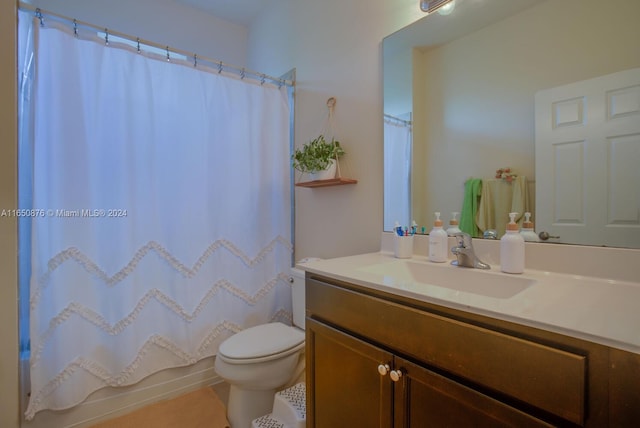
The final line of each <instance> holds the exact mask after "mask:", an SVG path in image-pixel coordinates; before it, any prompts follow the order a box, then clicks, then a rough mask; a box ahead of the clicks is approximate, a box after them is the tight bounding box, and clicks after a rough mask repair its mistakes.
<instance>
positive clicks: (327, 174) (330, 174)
mask: <svg viewBox="0 0 640 428" xmlns="http://www.w3.org/2000/svg"><path fill="white" fill-rule="evenodd" d="M309 178H310V179H311V180H312V181H316V180H331V179H332V178H336V161H335V160H332V161H331V163H330V164H329V166H328V167H327V169H325V170H323V171H317V172H310V173H309Z"/></svg>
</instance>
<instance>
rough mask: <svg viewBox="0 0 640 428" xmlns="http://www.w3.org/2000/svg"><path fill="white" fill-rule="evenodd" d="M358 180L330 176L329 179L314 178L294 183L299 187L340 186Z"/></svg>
mask: <svg viewBox="0 0 640 428" xmlns="http://www.w3.org/2000/svg"><path fill="white" fill-rule="evenodd" d="M357 182H358V180H354V179H351V178H343V177H340V178H332V179H330V180H315V181H303V182H302V183H296V186H299V187H327V186H342V185H343V184H355V183H357Z"/></svg>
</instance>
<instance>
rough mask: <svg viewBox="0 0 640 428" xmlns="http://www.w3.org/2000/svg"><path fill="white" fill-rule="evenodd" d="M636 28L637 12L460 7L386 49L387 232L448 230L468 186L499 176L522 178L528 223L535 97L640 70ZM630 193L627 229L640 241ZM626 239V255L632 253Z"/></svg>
mask: <svg viewBox="0 0 640 428" xmlns="http://www.w3.org/2000/svg"><path fill="white" fill-rule="evenodd" d="M416 7H417V6H416ZM638 16H640V2H638V1H636V0H611V1H608V2H606V5H605V4H603V3H602V2H601V1H599V0H456V7H455V9H454V11H453V12H452V13H451V14H449V15H446V16H444V15H440V14H438V13H432V14H430V15H428V16H425V17H424V18H422V19H420V20H419V21H416V22H414V23H413V24H411V25H409V26H407V27H405V28H403V29H402V30H400V31H398V32H396V33H394V34H391V35H390V36H388V37H386V38H385V39H384V40H383V74H384V81H383V84H384V113H385V117H384V122H385V154H384V160H385V165H384V169H385V172H384V175H385V177H384V191H385V194H384V230H385V231H391V230H393V227H394V223H395V222H396V221H399V222H400V223H401V225H403V226H404V225H410V222H411V221H412V220H415V221H416V223H417V224H418V231H420V230H421V229H422V227H424V228H425V230H426V231H427V232H428V231H429V230H430V229H431V227H432V225H433V220H434V214H433V213H434V212H435V211H439V212H441V213H442V219H443V220H444V222H445V227H446V225H447V222H448V220H449V219H450V217H451V213H452V212H461V210H462V204H463V199H464V195H465V182H466V181H467V180H468V179H469V178H480V179H483V180H487V181H489V180H496V179H495V173H496V170H497V169H499V168H505V167H510V168H511V169H512V171H513V172H514V173H515V174H517V175H518V176H520V177H525V178H526V184H525V187H526V191H527V193H528V197H529V204H530V205H529V207H530V210H531V212H532V214H533V215H532V220H533V221H534V223H536V220H537V219H538V218H540V217H542V216H541V215H539V214H541V213H537V212H536V209H537V205H538V198H536V170H537V169H536V165H535V158H536V144H535V139H536V131H535V105H534V100H535V96H536V94H537V93H539V92H540V91H543V90H547V89H549V88H555V87H558V86H562V85H568V84H571V83H573V82H578V81H583V80H586V79H593V78H596V77H598V76H605V75H608V74H611V73H615V72H618V71H620V70H630V69H634V68H638V67H640V50H638V45H637V41H638V40H640V26H638V25H637V17H638ZM638 97H639V98H638V99H635V101H633V100H631V102H636V103H640V95H638ZM637 120H638V121H640V116H639V117H638V119H637ZM639 135H640V134H639ZM633 143H634V144H630V145H629V146H630V147H633V146H635V147H636V148H635V149H633V150H635V151H633V150H631V151H629V153H631V154H632V156H635V157H636V158H635V159H637V160H640V154H638V153H640V149H637V147H640V137H638V135H636V136H635V137H633ZM633 153H635V154H633ZM635 165H638V163H635ZM539 166H540V167H541V166H542V165H539ZM635 169H638V168H637V167H636V168H635ZM588 173H589V171H586V174H588ZM630 177H631V178H633V177H638V173H634V174H633V175H631V176H630ZM498 181H501V180H500V179H498ZM502 181H504V180H502ZM578 184H579V183H578ZM633 188H635V194H633V195H628V197H629V198H630V199H631V200H633V201H634V202H633V203H634V204H635V205H636V209H635V213H631V217H632V218H635V220H633V219H632V220H630V221H628V223H629V225H630V226H631V227H633V228H635V229H638V230H640V219H639V217H640V194H639V193H640V192H638V191H637V185H636V186H633ZM539 192H540V191H538V193H539ZM409 195H410V196H409ZM606 204H607V202H606V201H603V202H602V205H606ZM586 216H590V214H589V213H587V214H586ZM634 216H635V217H634ZM634 221H635V224H634ZM504 223H506V220H505V221H504ZM503 226H504V225H503ZM535 226H536V232H540V231H541V230H542V229H541V228H540V225H539V224H537V223H536V225H535ZM547 231H548V232H550V233H551V235H553V230H550V229H547ZM634 233H635V234H634V235H633V236H634V237H633V239H632V240H631V241H632V242H629V243H628V245H623V246H628V247H634V248H640V239H638V236H640V235H638V233H637V232H634ZM561 238H562V237H561ZM557 241H559V242H563V241H562V239H560V240H557ZM549 242H552V240H550V241H549ZM568 243H582V244H588V245H605V243H603V242H600V241H598V240H595V241H593V242H571V241H569V242H568Z"/></svg>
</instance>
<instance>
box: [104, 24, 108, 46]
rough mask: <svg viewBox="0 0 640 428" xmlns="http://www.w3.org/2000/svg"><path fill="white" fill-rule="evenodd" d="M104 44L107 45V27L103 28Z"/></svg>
mask: <svg viewBox="0 0 640 428" xmlns="http://www.w3.org/2000/svg"><path fill="white" fill-rule="evenodd" d="M104 44H105V45H107V46H109V29H108V28H105V29H104Z"/></svg>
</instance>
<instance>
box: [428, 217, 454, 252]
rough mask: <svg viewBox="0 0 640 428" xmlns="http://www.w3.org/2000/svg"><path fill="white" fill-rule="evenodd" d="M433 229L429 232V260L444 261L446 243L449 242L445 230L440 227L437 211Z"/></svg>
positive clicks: (440, 221)
mask: <svg viewBox="0 0 640 428" xmlns="http://www.w3.org/2000/svg"><path fill="white" fill-rule="evenodd" d="M435 214H436V221H435V222H434V223H433V229H431V232H429V260H431V261H432V262H436V263H444V262H446V261H447V260H448V257H447V256H448V254H447V250H448V248H447V245H448V244H449V241H448V236H447V232H446V231H445V230H444V229H443V228H442V220H440V213H439V212H437V213H435Z"/></svg>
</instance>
